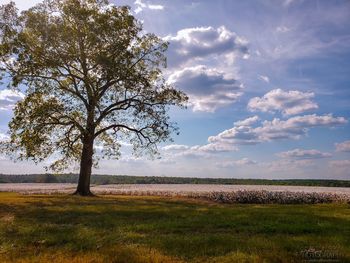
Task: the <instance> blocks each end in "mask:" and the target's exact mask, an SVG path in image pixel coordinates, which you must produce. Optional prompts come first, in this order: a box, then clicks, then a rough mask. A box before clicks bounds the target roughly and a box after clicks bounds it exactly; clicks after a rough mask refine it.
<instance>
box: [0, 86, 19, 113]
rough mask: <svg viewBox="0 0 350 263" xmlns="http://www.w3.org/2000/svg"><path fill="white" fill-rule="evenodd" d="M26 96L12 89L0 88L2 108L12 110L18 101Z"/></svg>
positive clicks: (0, 104)
mask: <svg viewBox="0 0 350 263" xmlns="http://www.w3.org/2000/svg"><path fill="white" fill-rule="evenodd" d="M23 98H24V94H23V93H22V92H19V91H13V90H10V89H4V90H0V110H11V109H12V108H13V107H14V106H15V104H16V102H17V101H19V100H21V99H23Z"/></svg>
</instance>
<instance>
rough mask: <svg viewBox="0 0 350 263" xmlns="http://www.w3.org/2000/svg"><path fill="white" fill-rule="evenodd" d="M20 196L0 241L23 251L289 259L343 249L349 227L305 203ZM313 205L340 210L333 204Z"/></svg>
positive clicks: (4, 206)
mask: <svg viewBox="0 0 350 263" xmlns="http://www.w3.org/2000/svg"><path fill="white" fill-rule="evenodd" d="M0 202H1V201H0ZM24 203H25V205H23V204H19V205H18V204H11V203H10V204H1V205H0V211H1V212H4V213H5V212H6V213H11V214H13V216H14V220H13V222H11V223H10V224H8V223H2V228H1V232H2V233H1V234H2V238H1V241H2V242H3V243H6V242H7V243H13V244H15V248H14V249H13V251H16V250H18V249H19V248H21V249H22V250H24V251H25V249H23V248H31V249H32V252H30V251H28V250H27V252H23V255H24V256H28V255H32V254H33V253H34V254H35V253H36V254H40V253H43V252H44V251H50V250H53V251H60V250H63V251H69V253H73V254H74V253H78V254H79V253H98V252H99V251H101V250H104V251H105V252H104V253H105V256H106V257H109V256H111V255H113V253H114V252H113V253H112V252H107V251H109V249H110V250H111V251H114V250H115V249H116V248H117V247H125V246H127V247H128V246H132V247H135V246H140V247H141V248H142V249H144V248H147V247H148V248H152V249H154V251H157V253H158V254H159V255H160V256H163V255H170V256H171V258H168V259H169V260H170V259H171V260H175V259H174V258H183V259H185V260H204V259H208V258H214V257H223V256H225V255H227V254H230V253H231V254H232V253H233V252H237V251H240V253H247V254H249V253H250V254H252V255H255V254H256V255H257V257H258V258H260V259H263V258H265V259H274V261H275V260H276V259H278V258H280V259H283V258H291V259H292V258H294V257H295V254H296V253H297V252H298V251H301V250H302V249H305V248H307V247H310V246H322V247H337V249H339V250H340V251H341V252H342V253H347V255H348V253H349V249H348V248H347V242H348V238H347V237H345V236H344V234H345V233H349V230H350V226H349V225H348V223H349V218H347V217H342V218H336V217H324V216H315V213H313V212H312V211H313V210H312V209H311V210H310V209H309V208H310V207H313V206H302V205H290V206H278V205H266V206H254V205H231V206H230V205H217V206H215V205H214V206H211V207H210V209H208V205H207V204H199V203H197V204H196V203H194V202H186V201H181V200H176V201H173V200H171V199H165V198H149V197H148V198H147V197H146V198H143V197H137V198H135V197H129V198H128V197H111V198H109V197H101V198H81V197H66V196H38V197H31V198H29V200H28V201H26V202H24ZM319 207H320V209H326V210H327V209H329V210H330V212H332V210H334V209H335V210H337V211H338V210H339V211H338V212H339V213H341V212H342V209H341V208H338V207H336V206H319ZM320 223H322V224H320ZM5 225H6V227H4V226H5ZM340 226H343V227H342V228H341V227H340ZM281 240H283V242H281ZM17 248H18V249H17ZM142 249H141V250H142ZM146 250H147V249H146ZM142 251H143V252H142V253H146V252H145V251H144V250H142ZM271 251H274V253H273V254H271ZM110 253H112V254H111V255H110ZM136 254H137V253H136ZM118 262H119V261H118ZM130 262H138V261H136V259H135V261H130ZM164 262H167V261H164Z"/></svg>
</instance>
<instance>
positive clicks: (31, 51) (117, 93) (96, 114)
mask: <svg viewBox="0 0 350 263" xmlns="http://www.w3.org/2000/svg"><path fill="white" fill-rule="evenodd" d="M167 46H168V44H167V43H166V42H164V41H163V40H162V39H161V38H159V37H157V36H155V35H154V34H143V33H142V27H141V24H140V23H139V22H138V21H137V20H136V19H135V18H134V17H133V16H132V15H131V13H130V10H129V8H128V7H125V6H122V7H117V6H114V5H109V3H108V1H101V0H47V1H44V2H43V3H41V4H38V5H36V6H34V7H33V8H31V9H29V10H27V11H25V12H22V13H21V14H18V12H17V9H16V8H15V5H14V3H10V4H8V5H3V6H1V9H0V61H1V63H0V64H1V66H0V71H1V72H2V73H3V75H2V76H3V77H6V78H8V79H9V82H10V84H9V85H10V87H11V88H13V89H18V87H19V86H20V85H25V87H26V97H25V99H24V100H23V101H21V102H19V103H17V105H16V107H15V110H14V118H13V120H12V121H11V122H10V124H9V128H10V134H11V138H10V140H9V141H8V142H6V143H5V144H3V147H2V148H3V151H4V152H6V153H9V154H12V155H13V157H14V158H20V159H31V160H34V161H36V162H39V161H42V160H44V159H47V158H48V157H52V158H56V157H57V156H60V158H58V160H57V161H56V162H54V163H53V164H52V166H51V167H50V168H52V169H56V170H60V169H64V168H66V167H67V165H69V164H70V163H71V162H72V161H78V160H79V159H80V158H81V156H82V152H83V149H84V147H83V145H85V144H86V145H91V144H95V145H96V144H99V145H103V146H104V147H103V149H104V151H103V152H102V155H101V156H102V157H111V158H118V157H119V155H120V151H119V148H120V143H119V142H120V141H130V142H131V143H132V144H133V146H134V153H135V154H140V153H149V154H151V156H152V155H153V154H156V153H157V148H156V145H157V144H158V143H159V142H164V141H166V140H168V139H169V138H170V134H171V132H172V131H176V130H177V128H176V126H175V124H174V123H172V122H170V121H169V117H168V115H167V111H168V109H169V106H171V105H177V106H181V107H182V106H184V103H185V102H186V100H187V97H186V95H185V94H184V93H182V92H180V91H178V90H176V89H174V88H173V87H171V86H169V85H168V84H167V83H166V82H165V80H164V78H163V76H162V68H163V67H165V66H166V58H165V56H164V52H165V50H166V49H167ZM86 149H88V148H86ZM90 154H91V153H90V152H89V151H88V152H87V155H90ZM87 158H89V156H87ZM97 160H98V158H95V161H97Z"/></svg>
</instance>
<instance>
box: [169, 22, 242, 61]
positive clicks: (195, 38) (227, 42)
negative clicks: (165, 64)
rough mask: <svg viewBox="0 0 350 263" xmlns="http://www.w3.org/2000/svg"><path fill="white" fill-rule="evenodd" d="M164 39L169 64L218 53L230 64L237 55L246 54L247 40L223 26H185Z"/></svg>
mask: <svg viewBox="0 0 350 263" xmlns="http://www.w3.org/2000/svg"><path fill="white" fill-rule="evenodd" d="M164 40H166V41H169V42H170V46H169V50H168V61H169V64H170V66H176V65H181V64H184V63H186V62H187V61H189V60H190V61H192V60H195V59H197V60H198V59H203V58H206V57H208V56H219V55H223V56H224V57H225V58H226V60H227V62H228V63H230V64H232V62H233V61H234V58H235V57H236V56H237V55H241V56H242V57H247V56H248V44H247V41H246V40H245V39H244V38H242V37H239V36H237V34H236V33H234V32H232V31H230V30H229V29H227V28H226V27H225V26H221V27H218V28H213V27H194V28H185V29H182V30H180V31H178V32H177V34H176V35H175V36H172V35H169V36H166V37H165V38H164Z"/></svg>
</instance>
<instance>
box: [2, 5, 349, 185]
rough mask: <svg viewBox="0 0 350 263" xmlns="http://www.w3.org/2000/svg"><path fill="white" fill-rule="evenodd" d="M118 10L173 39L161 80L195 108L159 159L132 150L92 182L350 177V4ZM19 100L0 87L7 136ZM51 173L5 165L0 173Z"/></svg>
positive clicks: (179, 116) (181, 119) (181, 114)
mask: <svg viewBox="0 0 350 263" xmlns="http://www.w3.org/2000/svg"><path fill="white" fill-rule="evenodd" d="M6 2H8V1H4V0H0V3H6ZM15 2H16V4H17V5H18V7H19V8H20V9H26V8H28V7H29V6H31V5H33V4H35V3H36V2H38V1H33V0H32V1H28V0H20V1H15ZM112 3H114V4H118V5H124V4H126V5H129V6H130V7H131V10H132V12H133V14H134V15H135V16H136V17H137V18H138V19H139V20H141V21H142V22H143V26H144V31H145V32H152V33H155V34H157V35H158V36H160V37H162V38H164V39H165V40H167V41H169V43H170V47H169V50H168V53H167V57H168V68H167V69H166V70H165V71H164V74H165V77H166V78H167V81H168V82H169V83H172V84H173V85H174V86H176V87H177V88H179V89H181V90H184V91H185V92H186V93H187V94H188V95H189V98H190V101H189V107H188V109H187V110H177V109H172V110H171V112H170V114H171V117H172V120H174V121H176V122H177V123H178V125H179V127H180V135H179V136H175V135H174V137H173V138H174V142H172V143H171V144H170V143H169V144H167V145H161V146H160V147H159V149H160V152H161V156H162V158H161V159H157V160H148V159H146V158H140V157H138V158H136V157H134V156H132V155H131V154H130V149H129V148H130V147H129V146H128V144H127V143H125V145H124V147H123V149H122V151H123V155H122V158H121V159H120V160H118V161H116V160H105V161H101V162H100V165H99V169H97V170H95V173H108V174H132V175H157V176H158V175H165V176H197V177H236V178H271V179H272V178H273V179H277V178H330V179H350V123H349V120H350V2H349V1H336V0H334V1H326V0H324V1H321V0H318V1H317V0H308V1H306V0H305V1H303V0H286V1H282V0H280V1H277V0H261V1H258V0H256V1H238V0H237V1H229V0H227V1H224V0H219V1H209V0H208V1H188V0H177V1H161V0H152V1H146V0H142V1H140V0H137V1H112ZM20 98H21V94H12V93H9V92H8V91H4V87H1V88H0V116H1V119H0V136H3V137H4V136H6V135H5V134H6V130H7V122H8V121H9V120H10V118H11V108H12V107H13V104H14V102H15V101H16V100H18V99H20ZM1 134H3V135H1ZM46 164H47V163H46ZM44 165H45V163H44V164H42V165H34V164H32V163H30V162H17V163H13V162H12V161H10V160H8V159H7V158H6V157H4V156H3V157H0V173H32V172H33V173H34V172H42V171H44V170H43V166H44ZM72 170H73V171H76V170H77V165H75V166H74V165H73V166H72Z"/></svg>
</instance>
